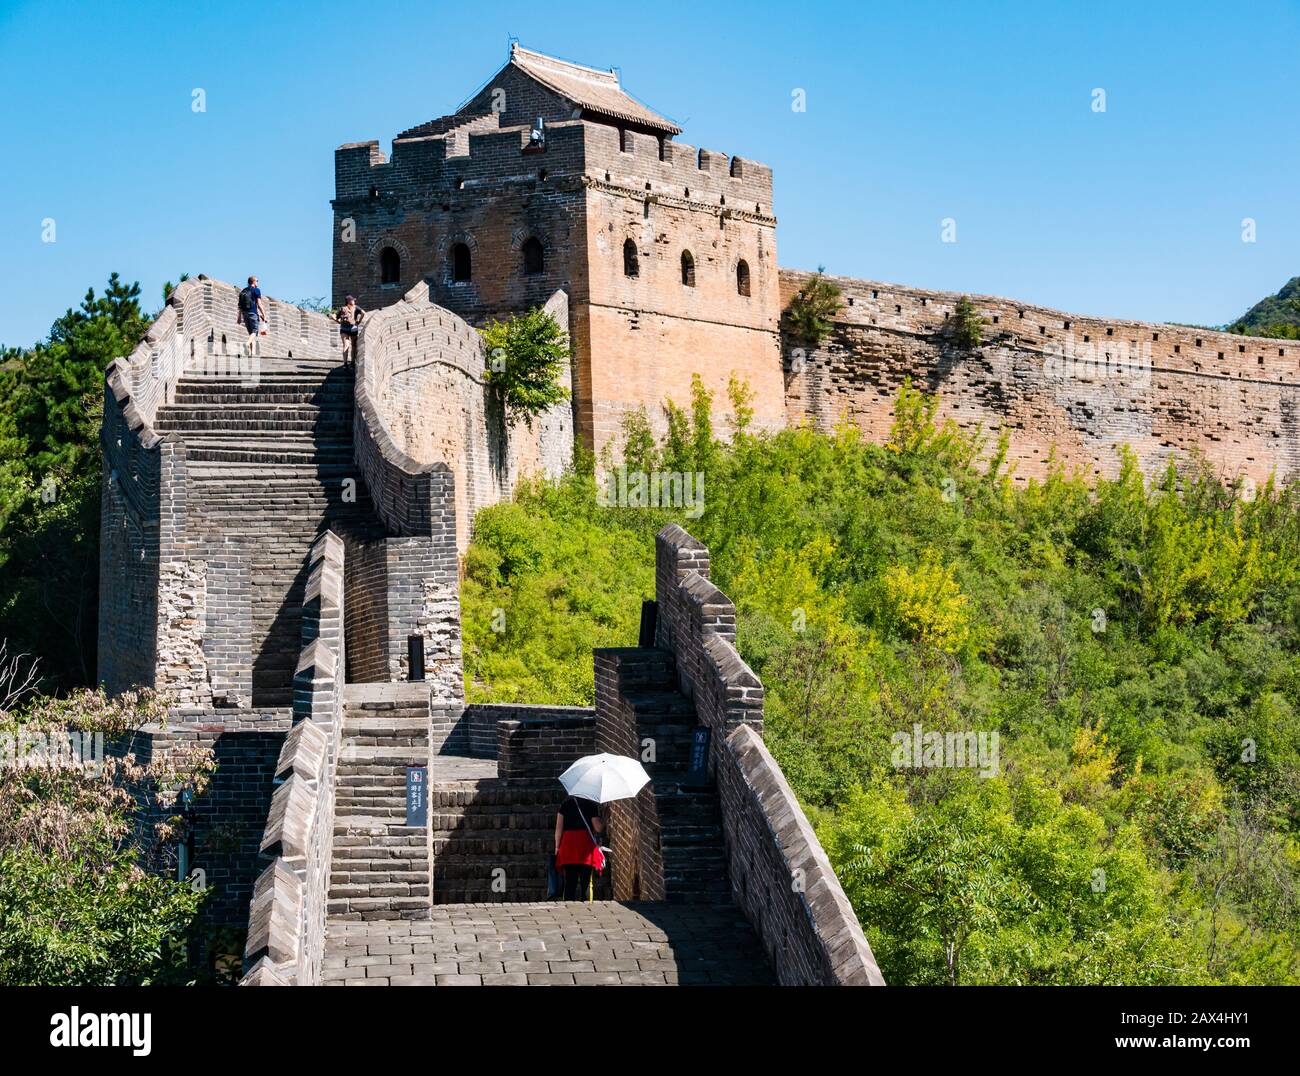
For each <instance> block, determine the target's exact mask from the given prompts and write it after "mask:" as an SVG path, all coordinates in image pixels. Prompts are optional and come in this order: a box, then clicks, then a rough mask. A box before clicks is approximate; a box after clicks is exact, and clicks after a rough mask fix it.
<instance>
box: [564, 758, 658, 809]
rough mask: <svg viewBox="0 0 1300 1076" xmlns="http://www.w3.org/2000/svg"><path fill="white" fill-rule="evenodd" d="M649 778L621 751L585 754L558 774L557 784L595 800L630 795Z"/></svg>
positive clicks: (641, 768) (613, 798)
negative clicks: (610, 753) (617, 753)
mask: <svg viewBox="0 0 1300 1076" xmlns="http://www.w3.org/2000/svg"><path fill="white" fill-rule="evenodd" d="M649 780H650V775H649V774H648V773H646V772H645V767H644V766H642V765H641V763H639V762H638V761H637V760H636V759H634V758H627V757H626V756H624V755H608V754H600V755H587V756H586V757H585V758H580V759H578V761H577V762H575V763H574V764H573V765H572V766H570V767H569V768H568V769H567V770H565V771H564V772H563V773H562V774H560V784H562V785H563V786H564V790H565V791H566V792H567V793H569V795H570V796H580V797H582V798H583V799H588V800H595V801H596V802H597V803H608V802H609V801H610V800H626V799H631V798H632V797H633V796H635V795H636V794H637V793H638V792H640V791H641V789H643V788H644V787H645V785H646V783H647V782H648V781H649Z"/></svg>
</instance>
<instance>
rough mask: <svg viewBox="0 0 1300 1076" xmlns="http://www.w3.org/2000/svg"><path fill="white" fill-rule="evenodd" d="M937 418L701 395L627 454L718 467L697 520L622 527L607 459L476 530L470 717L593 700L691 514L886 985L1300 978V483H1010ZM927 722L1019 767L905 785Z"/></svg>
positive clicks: (904, 397)
mask: <svg viewBox="0 0 1300 1076" xmlns="http://www.w3.org/2000/svg"><path fill="white" fill-rule="evenodd" d="M732 392H733V397H734V398H735V399H734V402H735V403H736V404H739V405H740V408H741V411H742V412H743V411H744V408H745V390H744V389H743V387H741V386H736V385H733V387H732ZM936 407H937V403H936V401H935V400H933V399H930V398H927V397H925V396H923V395H921V394H919V393H916V392H914V391H913V390H911V389H910V388H907V389H905V390H904V391H903V392H902V394H901V395H900V397H899V399H898V400H897V402H896V415H895V423H894V428H893V433H892V436H891V438H890V441H889V443H888V444H887V445H884V446H879V445H872V444H868V443H866V442H865V441H864V440H863V439H862V438H861V437H860V435H859V434H858V432H857V431H856V430H855V429H853V428H843V429H840V430H837V431H836V432H835V433H834V434H833V435H822V434H818V433H814V432H811V431H809V430H806V429H800V430H790V431H786V432H782V433H780V434H777V435H772V436H768V435H762V436H754V435H750V434H748V433H746V432H743V431H742V432H741V433H740V434H739V435H738V436H737V437H736V438H735V441H734V443H733V444H731V445H726V446H724V445H721V444H719V443H717V442H715V441H714V439H713V437H712V434H711V431H710V430H709V428H708V418H707V416H708V413H709V401H708V399H707V396H706V394H705V393H704V392H703V391H702V389H701V388H700V387H699V386H698V384H697V387H696V396H695V399H694V400H693V401H692V406H691V407H690V409H689V410H683V409H678V408H672V409H671V411H670V423H669V426H670V433H669V436H668V438H667V440H666V441H665V442H663V443H659V444H657V443H656V442H655V440H654V438H652V437H651V436H650V435H649V432H648V428H647V425H646V423H645V421H644V416H643V415H642V416H633V418H632V419H631V420H630V422H629V423H628V429H627V434H628V438H627V440H628V445H629V448H628V452H627V457H628V458H627V459H626V461H625V462H627V464H628V466H629V467H630V468H632V469H636V470H647V471H650V470H655V469H661V470H667V471H697V472H702V473H703V474H704V475H705V476H706V481H705V490H704V493H705V504H706V508H705V510H704V512H703V514H702V515H701V516H700V517H699V518H697V519H688V518H685V514H684V512H682V511H680V510H678V511H673V510H650V509H634V508H602V507H599V506H598V505H597V503H596V499H595V495H594V483H593V470H594V461H593V460H591V459H590V457H588V458H586V459H583V460H580V461H579V463H578V465H577V467H576V468H575V469H574V471H573V472H572V473H570V474H568V475H566V476H565V477H564V478H562V479H561V480H559V481H555V482H543V481H536V482H532V483H527V484H525V485H524V486H523V487H522V488H520V489H519V490H518V493H517V498H516V500H515V502H514V503H512V504H505V505H500V506H496V507H493V508H490V509H487V510H485V511H484V512H482V513H481V514H480V515H479V517H478V519H477V521H476V525H475V532H474V541H473V544H472V546H471V548H470V551H469V555H468V563H467V573H468V577H467V579H466V583H465V586H464V591H463V602H464V614H463V616H464V632H465V660H466V680H467V689H468V693H469V696H470V698H472V699H478V700H504V701H515V700H518V701H528V702H554V703H569V704H590V703H591V701H592V698H593V686H592V669H591V654H590V651H591V648H592V647H593V646H606V645H629V644H632V643H634V641H635V639H636V635H637V623H638V617H639V610H640V601H641V599H642V598H643V597H650V596H653V555H654V553H653V550H654V544H653V536H654V533H655V532H656V531H657V530H658V529H659V528H660V527H661V526H663V525H664V524H665V523H666V522H669V521H674V520H675V521H677V522H681V523H682V524H683V525H684V526H685V527H686V528H687V529H688V530H690V531H691V533H693V534H694V535H695V536H696V537H698V538H700V539H701V540H702V541H703V542H705V543H706V544H707V545H708V546H709V548H710V549H711V551H712V554H713V565H714V569H713V575H714V580H715V581H716V582H717V583H718V585H719V586H721V588H722V589H723V590H724V591H725V592H726V593H727V594H728V595H729V596H730V597H731V598H732V599H733V600H734V601H735V603H736V606H737V609H738V622H739V623H738V645H739V647H740V650H741V652H742V653H743V655H744V656H745V658H746V660H747V661H748V662H749V663H750V664H751V666H752V667H753V668H754V670H755V672H757V673H758V674H759V676H761V677H762V679H763V682H764V684H765V685H766V688H767V716H766V720H767V732H766V736H767V740H768V743H769V745H770V747H771V748H772V750H773V752H774V754H775V755H776V757H777V758H778V759H779V761H780V762H781V764H782V766H783V767H784V769H785V771H786V774H787V776H788V777H789V779H790V781H791V783H792V784H793V786H794V788H795V790H796V792H797V793H798V795H799V797H800V799H801V800H802V802H803V804H804V805H805V808H806V809H807V810H808V813H809V815H810V817H811V818H812V819H813V821H814V824H815V825H816V826H817V828H818V831H819V833H820V835H821V837H822V840H823V842H824V843H825V845H826V846H827V849H828V851H829V852H830V854H831V856H832V858H833V860H834V861H835V863H836V866H837V869H838V871H839V873H840V876H841V878H842V879H843V881H844V883H845V887H846V890H847V891H848V893H849V896H850V898H851V900H852V901H853V904H854V907H855V909H856V910H857V912H858V915H859V917H860V918H861V920H862V923H863V926H864V928H865V929H866V932H867V936H868V938H869V939H870V941H871V944H872V946H873V948H874V950H875V953H876V956H877V958H878V960H879V961H880V963H881V967H882V969H883V970H884V973H885V975H886V978H887V979H888V980H889V981H891V982H894V983H1133V984H1141V983H1228V982H1231V983H1294V982H1297V981H1300V926H1298V922H1300V916H1298V915H1297V906H1296V882H1297V871H1300V845H1298V844H1297V827H1298V825H1300V717H1298V716H1297V708H1298V707H1300V635H1298V630H1300V511H1298V509H1300V491H1297V490H1296V489H1295V488H1293V487H1287V488H1276V487H1274V486H1272V485H1270V486H1268V487H1267V488H1265V489H1264V490H1262V491H1260V492H1258V493H1256V494H1254V495H1253V496H1251V498H1250V499H1249V500H1247V499H1246V497H1245V495H1244V492H1243V493H1242V494H1239V493H1238V491H1234V490H1231V489H1225V488H1224V487H1223V486H1222V485H1221V484H1219V483H1218V482H1216V481H1214V480H1213V479H1212V478H1210V477H1208V476H1206V475H1204V474H1200V473H1196V472H1189V473H1186V474H1183V475H1177V474H1175V473H1173V472H1170V473H1168V474H1166V475H1164V476H1162V477H1161V478H1160V479H1159V480H1158V481H1156V482H1155V483H1153V484H1148V483H1146V482H1144V481H1143V479H1142V477H1141V475H1140V474H1139V472H1138V470H1137V467H1136V465H1135V463H1134V461H1133V459H1132V457H1131V456H1128V455H1126V456H1125V457H1124V459H1123V466H1122V469H1121V472H1120V475H1119V477H1118V478H1117V479H1115V480H1114V481H1101V482H1098V483H1097V484H1096V485H1089V484H1088V483H1086V482H1085V480H1084V479H1083V478H1081V477H1078V476H1074V475H1070V474H1066V473H1064V472H1063V471H1062V470H1060V469H1056V470H1054V471H1053V473H1052V474H1051V477H1049V478H1048V479H1047V480H1046V481H1042V482H1030V483H1028V484H1027V485H1026V486H1023V487H1018V486H1016V485H1014V484H1013V483H1012V482H1011V481H1010V479H1009V477H1008V476H1007V475H1006V474H1005V473H1004V471H1003V468H1002V460H1003V453H1002V452H1000V451H997V450H996V449H995V450H994V451H993V452H992V453H991V454H990V453H988V452H981V451H980V448H981V446H980V445H979V444H977V443H976V442H975V441H974V440H972V439H971V438H970V437H968V436H966V435H964V434H962V433H961V432H959V431H957V430H956V429H955V428H953V427H952V426H947V425H940V424H938V423H936V421H935V413H936ZM990 455H991V457H992V463H991V465H982V464H980V463H978V462H977V461H978V460H980V459H982V458H988V457H989V456H990ZM603 462H604V463H605V464H606V465H608V464H609V463H610V462H611V461H609V460H608V459H607V460H605V461H603ZM917 722H920V723H921V724H922V725H923V727H924V729H925V730H927V731H955V732H986V733H992V732H994V731H996V732H997V733H998V750H997V771H996V774H995V775H993V776H987V777H982V776H980V774H979V772H978V771H976V770H973V769H947V768H929V769H904V768H899V767H896V766H895V765H894V761H895V760H894V743H893V741H892V740H891V736H892V735H893V734H894V733H897V732H908V731H910V730H912V728H913V725H914V724H915V723H917ZM990 742H991V741H990Z"/></svg>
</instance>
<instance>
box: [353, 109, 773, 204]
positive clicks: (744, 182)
mask: <svg viewBox="0 0 1300 1076" xmlns="http://www.w3.org/2000/svg"><path fill="white" fill-rule="evenodd" d="M496 120H497V117H496V115H495V114H488V115H486V116H467V117H466V118H465V122H464V123H463V124H457V125H454V126H450V127H449V128H448V129H447V130H444V131H438V132H436V133H430V134H418V133H415V132H416V131H418V130H419V129H418V128H416V129H413V131H412V133H411V134H409V135H407V136H403V137H399V138H396V139H394V141H393V152H392V157H391V159H390V158H389V157H387V156H386V155H385V154H384V152H383V150H381V149H380V148H379V143H378V142H377V141H368V142H352V143H349V144H347V145H344V146H340V147H339V148H338V149H337V150H335V151H334V177H335V181H334V196H335V199H336V200H338V201H340V202H348V201H352V200H367V199H382V198H387V197H391V196H394V195H398V196H400V195H404V194H417V193H418V194H421V195H423V196H426V197H427V195H428V193H429V192H430V191H431V190H432V191H437V190H439V189H454V190H462V189H471V188H472V187H473V186H474V185H475V184H482V183H499V182H502V181H508V180H510V179H511V178H512V177H514V178H516V179H518V180H520V181H529V180H532V179H534V178H535V177H536V175H537V172H538V171H539V170H540V169H545V171H546V173H547V178H548V179H555V178H559V177H561V176H579V175H584V174H585V175H586V176H588V177H589V178H590V179H594V180H597V181H600V182H616V183H620V184H623V185H628V184H632V185H634V186H635V188H636V189H637V190H638V191H648V192H649V193H652V194H656V195H663V196H665V197H673V198H682V199H684V200H686V201H694V202H697V203H700V204H701V205H706V206H724V205H725V206H728V207H730V208H731V209H732V210H734V211H735V212H736V213H738V214H740V213H752V214H756V215H759V216H764V217H771V216H772V169H771V168H770V167H768V166H767V165H765V164H760V163H759V162H758V161H751V160H748V159H746V158H742V157H735V156H729V155H728V154H726V153H723V152H720V151H718V150H711V149H703V148H698V149H697V148H696V147H695V146H690V145H686V144H685V143H683V142H674V141H671V140H669V139H660V138H658V137H656V136H655V135H651V134H646V133H643V132H640V131H632V130H624V131H620V130H619V129H618V128H616V127H613V126H610V125H608V124H604V123H593V122H591V121H590V120H567V121H559V122H550V123H548V124H547V125H546V148H545V151H544V152H541V153H536V154H529V155H526V156H524V155H523V150H524V149H525V148H527V147H528V145H529V134H530V131H531V124H521V125H515V126H509V127H497V126H496V125H495V124H496ZM606 172H609V176H606V175H605V173H606ZM647 184H649V186H647Z"/></svg>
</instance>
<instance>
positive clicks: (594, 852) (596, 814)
mask: <svg viewBox="0 0 1300 1076" xmlns="http://www.w3.org/2000/svg"><path fill="white" fill-rule="evenodd" d="M604 829H605V823H604V821H603V820H602V819H601V817H600V804H599V803H596V802H595V801H594V800H587V799H581V798H579V797H576V796H570V797H569V798H568V799H566V800H565V801H564V802H563V803H561V804H560V809H559V810H558V811H556V812H555V865H556V866H557V867H559V868H560V870H562V871H563V872H564V899H565V900H590V899H591V876H592V873H593V872H594V873H596V874H599V873H600V872H601V870H603V869H604V867H605V854H604V853H603V852H602V851H601V850H600V847H599V846H598V845H597V843H596V836H597V834H599V833H602V832H603V831H604Z"/></svg>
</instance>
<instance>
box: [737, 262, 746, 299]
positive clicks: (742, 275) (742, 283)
mask: <svg viewBox="0 0 1300 1076" xmlns="http://www.w3.org/2000/svg"><path fill="white" fill-rule="evenodd" d="M736 292H737V293H738V294H740V295H748V294H749V262H747V261H745V259H744V258H741V259H740V261H738V262H737V263H736Z"/></svg>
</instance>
